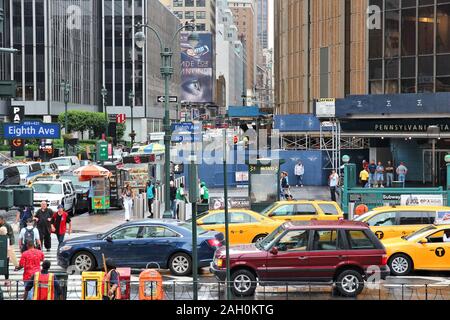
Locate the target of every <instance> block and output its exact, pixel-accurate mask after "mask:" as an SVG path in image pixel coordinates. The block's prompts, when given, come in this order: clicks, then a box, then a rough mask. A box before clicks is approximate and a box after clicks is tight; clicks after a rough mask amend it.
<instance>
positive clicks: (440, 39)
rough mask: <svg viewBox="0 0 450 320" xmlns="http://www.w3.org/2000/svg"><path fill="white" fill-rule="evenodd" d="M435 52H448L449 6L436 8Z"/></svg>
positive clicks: (449, 41) (449, 36)
mask: <svg viewBox="0 0 450 320" xmlns="http://www.w3.org/2000/svg"><path fill="white" fill-rule="evenodd" d="M436 52H437V53H447V52H450V4H446V5H441V6H438V7H437V26H436Z"/></svg>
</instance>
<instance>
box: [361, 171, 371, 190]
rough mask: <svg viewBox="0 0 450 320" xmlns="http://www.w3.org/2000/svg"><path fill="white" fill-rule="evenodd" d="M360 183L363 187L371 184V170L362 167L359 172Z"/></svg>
mask: <svg viewBox="0 0 450 320" xmlns="http://www.w3.org/2000/svg"><path fill="white" fill-rule="evenodd" d="M359 184H360V186H361V188H367V187H368V185H369V172H368V171H367V170H366V169H362V170H361V172H360V173H359Z"/></svg>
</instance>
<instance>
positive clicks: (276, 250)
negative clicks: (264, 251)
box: [270, 247, 278, 256]
mask: <svg viewBox="0 0 450 320" xmlns="http://www.w3.org/2000/svg"><path fill="white" fill-rule="evenodd" d="M270 253H271V254H273V255H274V256H276V255H277V254H278V248H277V247H272V249H270Z"/></svg>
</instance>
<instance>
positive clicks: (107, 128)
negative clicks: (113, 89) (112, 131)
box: [100, 87, 109, 141]
mask: <svg viewBox="0 0 450 320" xmlns="http://www.w3.org/2000/svg"><path fill="white" fill-rule="evenodd" d="M100 94H101V95H102V106H103V112H104V113H105V123H106V135H105V137H106V141H108V136H109V132H108V131H109V120H108V110H107V109H106V96H107V95H108V90H106V88H105V87H103V88H102V90H101V91H100Z"/></svg>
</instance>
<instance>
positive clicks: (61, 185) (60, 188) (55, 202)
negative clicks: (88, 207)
mask: <svg viewBox="0 0 450 320" xmlns="http://www.w3.org/2000/svg"><path fill="white" fill-rule="evenodd" d="M32 188H33V190H34V207H35V208H39V207H40V206H41V202H42V201H47V203H48V205H49V206H48V207H49V208H50V209H51V210H53V211H54V212H56V211H57V209H58V206H59V205H60V204H62V205H63V206H64V210H65V211H66V212H68V213H70V214H72V215H73V214H74V213H75V208H76V205H77V204H76V201H77V199H76V198H77V194H76V191H75V188H74V187H73V185H72V182H70V181H69V180H52V181H37V182H35V183H33V185H32Z"/></svg>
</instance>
